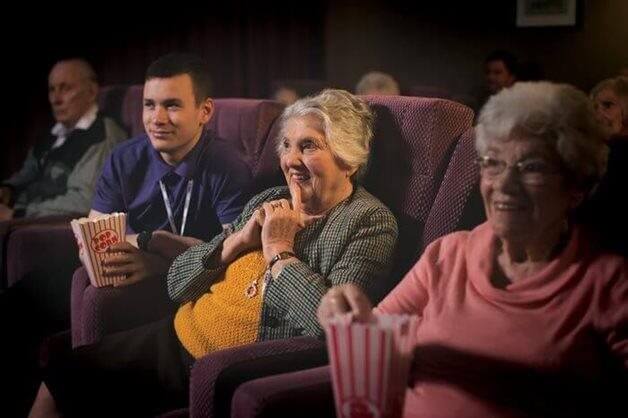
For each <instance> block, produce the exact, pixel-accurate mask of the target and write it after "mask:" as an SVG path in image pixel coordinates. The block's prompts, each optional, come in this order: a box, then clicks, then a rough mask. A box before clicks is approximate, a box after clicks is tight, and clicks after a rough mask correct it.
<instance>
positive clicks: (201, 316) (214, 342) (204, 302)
mask: <svg viewBox="0 0 628 418" xmlns="http://www.w3.org/2000/svg"><path fill="white" fill-rule="evenodd" d="M265 269H266V260H264V254H263V253H262V251H254V252H250V253H247V254H245V255H243V256H241V257H239V258H238V259H237V260H235V261H234V262H232V263H231V264H229V266H227V269H226V270H225V272H224V274H223V276H222V277H221V278H220V279H219V280H218V281H216V282H215V283H214V284H212V285H211V287H210V288H209V292H207V293H205V294H204V295H203V296H201V297H200V298H199V299H198V300H197V301H196V302H188V303H186V304H185V305H182V306H181V307H180V308H179V310H178V311H177V314H176V316H175V318H174V328H175V330H176V332H177V336H178V337H179V340H180V341H181V344H183V346H184V347H185V348H186V350H187V351H188V352H189V353H190V354H191V355H192V356H194V357H195V358H199V357H202V356H204V355H206V354H207V353H210V352H212V351H215V350H220V349H223V348H229V347H235V346H238V345H244V344H248V343H252V342H255V339H256V338H257V331H258V327H259V322H260V314H261V309H262V286H263V281H264V278H263V276H264V271H265ZM255 279H257V293H256V294H255V296H253V297H251V298H249V297H247V296H246V291H247V289H248V288H249V286H250V285H251V283H252V282H253V281H254V280H255Z"/></svg>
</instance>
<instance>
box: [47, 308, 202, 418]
mask: <svg viewBox="0 0 628 418" xmlns="http://www.w3.org/2000/svg"><path fill="white" fill-rule="evenodd" d="M50 347H51V351H50V353H49V360H48V364H47V365H46V368H45V369H44V372H43V373H44V381H45V383H46V386H48V389H49V390H50V392H51V394H52V395H53V397H54V399H55V401H56V403H57V406H58V408H59V410H60V411H62V412H63V414H64V416H68V417H72V416H76V417H87V416H89V417H113V416H115V417H126V416H128V417H144V416H154V415H155V414H158V413H161V412H166V411H169V410H172V409H178V408H182V407H185V406H187V404H188V396H189V395H188V393H189V376H190V368H191V366H192V364H193V362H194V360H193V358H192V357H191V356H190V355H189V354H188V353H187V352H186V351H185V349H184V348H183V347H182V346H181V344H180V342H179V339H178V338H177V336H176V333H175V330H174V324H173V317H172V316H169V317H167V318H165V319H162V320H160V321H157V322H153V323H150V324H148V325H144V326H141V327H138V328H134V329H131V330H128V331H123V332H119V333H115V334H111V335H108V336H106V337H104V338H103V339H102V340H101V341H99V342H98V343H96V344H93V345H86V346H82V347H78V348H76V349H74V350H72V349H71V341H70V337H69V335H66V336H65V341H64V342H63V343H58V342H57V343H55V344H51V345H50Z"/></svg>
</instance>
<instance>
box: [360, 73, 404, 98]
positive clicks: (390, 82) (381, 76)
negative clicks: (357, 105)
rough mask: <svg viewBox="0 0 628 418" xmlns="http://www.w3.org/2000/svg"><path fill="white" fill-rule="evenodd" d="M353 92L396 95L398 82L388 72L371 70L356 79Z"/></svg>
mask: <svg viewBox="0 0 628 418" xmlns="http://www.w3.org/2000/svg"><path fill="white" fill-rule="evenodd" d="M355 94H382V95H398V94H399V84H397V81H395V79H394V78H393V77H392V76H391V75H390V74H386V73H382V72H379V71H371V72H370V73H366V74H364V76H362V78H361V79H360V81H358V84H357V85H356V87H355Z"/></svg>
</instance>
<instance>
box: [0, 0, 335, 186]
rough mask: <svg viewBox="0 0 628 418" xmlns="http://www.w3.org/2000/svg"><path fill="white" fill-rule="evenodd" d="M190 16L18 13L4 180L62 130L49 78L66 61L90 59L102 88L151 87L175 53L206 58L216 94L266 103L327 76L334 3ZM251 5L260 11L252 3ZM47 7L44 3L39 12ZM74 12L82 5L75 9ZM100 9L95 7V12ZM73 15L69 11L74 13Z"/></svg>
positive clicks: (8, 74) (180, 12)
mask: <svg viewBox="0 0 628 418" xmlns="http://www.w3.org/2000/svg"><path fill="white" fill-rule="evenodd" d="M217 3H218V2H206V3H205V5H204V6H196V5H195V7H194V8H193V9H192V8H188V9H182V8H177V7H174V5H172V4H170V5H169V4H157V3H154V2H153V3H152V5H147V6H145V7H144V8H142V9H133V8H132V6H129V4H126V5H120V6H116V5H114V4H109V3H107V7H104V6H105V4H104V3H103V4H102V6H101V10H91V9H88V8H87V7H86V8H85V9H72V10H62V9H61V8H59V7H58V5H56V6H55V7H54V8H53V7H49V9H46V8H45V7H46V6H43V7H44V8H43V9H38V13H37V14H34V13H31V12H30V11H26V10H22V11H17V12H15V13H14V14H13V15H12V18H14V19H15V20H16V21H18V22H21V23H22V26H18V27H22V28H23V29H22V30H20V31H15V30H13V29H9V28H8V27H7V26H5V27H0V36H2V38H3V39H11V40H12V42H10V43H7V44H6V47H5V50H4V52H5V57H6V58H5V63H4V65H3V66H2V69H1V71H2V75H3V76H4V77H3V78H4V79H5V80H7V79H8V80H9V83H6V84H5V86H4V93H5V98H6V97H9V98H10V102H9V101H4V102H3V103H2V105H1V106H2V112H3V114H4V115H8V116H9V118H7V119H6V123H7V125H5V129H4V130H3V132H2V134H1V135H0V141H1V143H2V150H3V151H2V154H1V156H0V178H5V177H6V176H8V175H9V174H10V173H12V172H13V171H14V170H16V169H17V168H18V167H19V166H20V165H21V163H22V161H23V159H24V156H25V154H26V150H27V149H28V147H29V146H30V145H31V144H32V143H33V141H34V140H35V138H39V137H41V135H42V131H44V132H45V131H47V130H48V129H50V127H51V126H52V123H53V121H52V118H51V116H50V109H49V106H48V102H47V94H46V91H47V76H48V71H49V70H50V68H51V66H52V65H53V64H54V62H55V61H57V60H58V59H60V58H67V57H74V56H82V57H85V58H87V59H88V60H89V61H90V62H92V64H93V65H94V67H95V69H96V71H97V73H98V74H99V76H100V80H101V84H103V85H109V84H132V83H141V82H142V81H143V77H144V71H145V69H146V67H147V66H148V64H149V63H150V62H152V61H153V60H154V59H156V58H157V57H158V56H160V55H162V54H164V53H167V52H170V51H173V50H178V51H190V52H194V53H197V54H199V55H201V56H203V57H204V58H206V59H207V61H208V62H209V64H210V67H211V70H212V78H213V79H214V95H215V96H216V97H228V96H231V97H266V96H268V94H269V89H270V85H271V82H272V81H273V80H274V79H276V78H324V77H325V74H324V71H325V65H324V54H323V25H322V23H321V22H323V21H324V16H325V3H320V4H318V5H313V6H310V7H308V8H303V7H301V5H300V4H292V5H281V6H279V5H277V6H276V7H274V8H273V7H272V6H269V5H262V4H260V3H259V2H257V3H253V2H246V1H240V0H234V1H229V2H223V3H222V4H217ZM249 3H250V4H249ZM38 7H39V6H38ZM68 7H74V6H68ZM90 7H92V6H91V5H90ZM66 13H67V14H66Z"/></svg>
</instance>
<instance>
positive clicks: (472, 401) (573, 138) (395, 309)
mask: <svg viewBox="0 0 628 418" xmlns="http://www.w3.org/2000/svg"><path fill="white" fill-rule="evenodd" d="M476 146H477V151H478V153H479V158H478V163H479V169H480V173H481V180H480V182H481V183H480V189H481V193H482V197H483V201H484V206H485V210H486V215H487V221H486V222H485V223H484V224H482V225H480V226H478V227H476V228H475V229H474V230H472V231H469V232H456V233H453V234H451V235H448V236H445V237H443V238H441V239H439V240H437V241H435V242H434V243H432V244H431V245H430V246H429V247H428V248H427V249H426V250H425V253H424V254H423V256H422V257H421V259H420V260H419V261H418V263H417V264H416V265H415V266H414V267H413V268H412V269H411V271H410V272H409V273H408V274H407V275H406V277H405V278H404V279H403V280H402V281H401V283H400V284H399V285H398V286H397V287H396V288H395V289H393V291H392V292H391V293H390V294H389V295H388V296H386V297H385V298H384V300H383V301H382V302H381V303H380V304H379V305H378V306H377V307H376V308H375V309H374V312H375V313H394V314H402V313H404V314H416V315H419V316H420V317H421V320H420V323H419V325H418V328H417V331H416V332H417V346H416V348H415V360H416V361H415V363H414V366H413V374H412V388H411V389H409V390H408V392H407V396H406V406H405V412H404V416H405V417H414V416H416V417H457V418H459V417H521V416H543V417H547V416H569V417H571V416H578V415H580V414H583V415H585V416H610V415H607V414H608V413H609V411H612V412H613V413H614V410H613V409H612V407H611V406H610V404H609V403H607V401H606V400H603V399H605V398H604V397H603V396H609V397H610V394H609V392H607V390H608V389H609V388H610V389H611V390H610V392H612V390H613V389H614V390H615V394H620V393H621V392H622V391H624V393H623V395H625V388H626V386H625V384H626V371H627V369H628V265H627V263H626V259H624V258H622V257H619V256H615V255H610V254H605V253H599V252H596V250H594V249H592V248H591V247H590V246H589V242H588V240H587V238H586V236H585V235H584V234H583V231H582V230H581V228H580V227H579V226H578V225H576V224H574V223H573V222H572V221H571V216H570V215H571V212H572V211H573V209H574V208H576V207H577V206H578V205H579V204H580V203H581V202H582V201H583V199H584V198H585V196H586V195H587V193H588V192H589V190H590V189H591V187H592V186H593V185H594V184H595V183H596V181H597V180H598V179H599V178H600V176H601V175H602V174H603V173H604V169H605V166H606V158H607V149H606V146H605V143H604V135H603V133H601V132H600V129H599V126H598V125H597V123H596V121H595V117H594V115H593V111H592V108H591V106H590V104H589V102H588V99H587V97H586V95H585V94H584V93H582V92H580V91H578V90H576V89H575V88H573V87H570V86H568V85H564V84H553V83H549V82H522V83H517V84H515V85H514V86H513V87H511V88H507V89H504V90H502V91H501V92H499V93H498V94H496V95H495V96H493V97H491V99H490V100H489V101H488V103H487V104H486V105H485V107H484V108H483V110H482V112H481V114H480V117H479V122H478V126H477V140H476ZM344 312H352V313H353V314H354V316H355V318H357V319H358V320H370V319H371V318H370V317H371V315H372V312H373V310H372V309H371V305H370V303H369V301H368V297H367V296H366V295H364V293H363V292H362V291H361V290H360V289H359V288H357V287H356V286H353V285H350V284H349V285H345V286H339V287H334V288H332V289H331V290H330V291H329V292H328V293H327V295H325V297H324V298H323V300H322V302H321V306H320V307H319V312H318V315H319V320H320V321H321V322H322V323H325V322H326V321H328V320H329V318H330V317H332V316H334V315H336V314H338V313H344ZM617 379H618V380H617ZM609 382H610V384H608V385H605V383H609ZM622 385H623V386H622ZM619 406H620V407H622V408H624V413H625V405H622V404H619Z"/></svg>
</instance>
